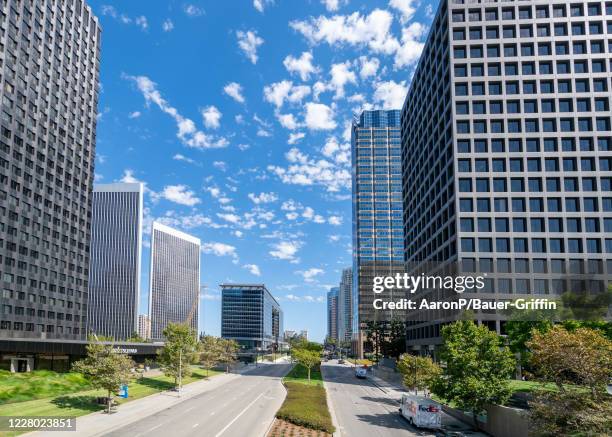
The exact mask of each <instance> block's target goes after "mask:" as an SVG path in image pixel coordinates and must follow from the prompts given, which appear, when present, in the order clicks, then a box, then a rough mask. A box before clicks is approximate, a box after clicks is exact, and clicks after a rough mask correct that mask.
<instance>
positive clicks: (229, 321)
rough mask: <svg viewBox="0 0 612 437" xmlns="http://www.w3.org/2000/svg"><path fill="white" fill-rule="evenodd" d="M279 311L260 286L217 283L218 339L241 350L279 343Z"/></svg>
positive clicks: (281, 329) (281, 324)
mask: <svg viewBox="0 0 612 437" xmlns="http://www.w3.org/2000/svg"><path fill="white" fill-rule="evenodd" d="M283 332H284V331H283V311H282V309H281V307H280V305H279V304H278V302H277V301H276V299H275V298H274V296H272V294H271V293H270V292H269V291H268V289H267V288H266V286H265V285H263V284H221V337H223V338H229V339H232V340H236V341H237V342H238V344H239V345H240V346H241V347H242V348H244V349H263V350H269V349H272V348H274V347H278V346H279V345H280V343H282V342H283V334H282V333H283Z"/></svg>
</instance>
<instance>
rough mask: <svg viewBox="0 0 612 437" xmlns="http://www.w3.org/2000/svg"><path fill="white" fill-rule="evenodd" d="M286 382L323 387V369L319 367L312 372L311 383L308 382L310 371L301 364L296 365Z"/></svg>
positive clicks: (286, 377)
mask: <svg viewBox="0 0 612 437" xmlns="http://www.w3.org/2000/svg"><path fill="white" fill-rule="evenodd" d="M284 381H285V382H299V383H301V384H308V385H317V386H320V387H323V377H322V376H321V369H320V368H319V367H318V366H317V367H316V368H314V367H313V368H312V369H311V370H310V381H309V380H308V369H307V368H306V367H304V366H302V365H301V364H296V365H295V366H294V367H293V369H291V372H289V373H288V374H287V376H285V378H284Z"/></svg>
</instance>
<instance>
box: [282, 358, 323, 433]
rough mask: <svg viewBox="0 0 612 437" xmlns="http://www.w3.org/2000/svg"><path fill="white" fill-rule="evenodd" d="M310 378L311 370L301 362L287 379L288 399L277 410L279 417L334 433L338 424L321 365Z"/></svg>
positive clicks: (313, 370) (285, 381)
mask: <svg viewBox="0 0 612 437" xmlns="http://www.w3.org/2000/svg"><path fill="white" fill-rule="evenodd" d="M310 378H311V379H310V381H309V380H308V369H306V368H305V367H304V366H302V365H300V364H297V365H295V366H294V367H293V369H291V372H289V374H287V376H286V377H285V378H284V379H283V383H284V384H285V388H286V389H287V398H286V399H285V402H284V403H283V405H282V406H281V408H280V410H278V412H277V413H276V417H278V418H279V419H283V420H286V421H287V422H290V423H293V424H295V425H300V426H304V427H306V428H310V429H315V430H320V431H325V432H328V433H330V434H332V433H333V432H334V425H333V423H332V420H331V415H330V414H329V409H328V407H327V397H326V396H325V388H324V387H323V378H322V377H321V371H320V369H319V368H317V369H316V370H315V369H312V370H311V373H310Z"/></svg>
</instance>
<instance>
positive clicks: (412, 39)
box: [394, 22, 427, 68]
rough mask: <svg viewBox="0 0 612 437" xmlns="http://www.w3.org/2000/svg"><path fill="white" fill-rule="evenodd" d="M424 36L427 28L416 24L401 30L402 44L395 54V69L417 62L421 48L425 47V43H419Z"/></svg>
mask: <svg viewBox="0 0 612 437" xmlns="http://www.w3.org/2000/svg"><path fill="white" fill-rule="evenodd" d="M425 35H427V27H426V26H425V25H424V24H421V23H418V22H414V23H412V24H411V25H410V26H408V27H406V28H404V29H402V42H401V44H400V45H399V47H398V50H397V52H396V54H395V63H394V66H395V67H396V68H402V67H406V66H408V65H412V64H414V63H416V62H417V61H418V60H419V58H420V56H421V53H422V52H423V47H425V43H423V42H421V40H422V39H423V37H424V36H425Z"/></svg>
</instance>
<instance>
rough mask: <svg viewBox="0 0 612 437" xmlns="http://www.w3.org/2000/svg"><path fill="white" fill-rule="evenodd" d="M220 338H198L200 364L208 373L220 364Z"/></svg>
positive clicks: (209, 336) (207, 336)
mask: <svg viewBox="0 0 612 437" xmlns="http://www.w3.org/2000/svg"><path fill="white" fill-rule="evenodd" d="M219 340H221V339H220V338H217V337H213V336H212V335H204V336H202V337H201V338H200V345H199V346H200V347H199V351H200V363H202V366H203V367H204V368H205V369H206V374H207V375H208V371H209V370H210V369H212V368H213V367H215V366H216V365H217V364H219V363H220V362H221V345H220V341H219Z"/></svg>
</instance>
